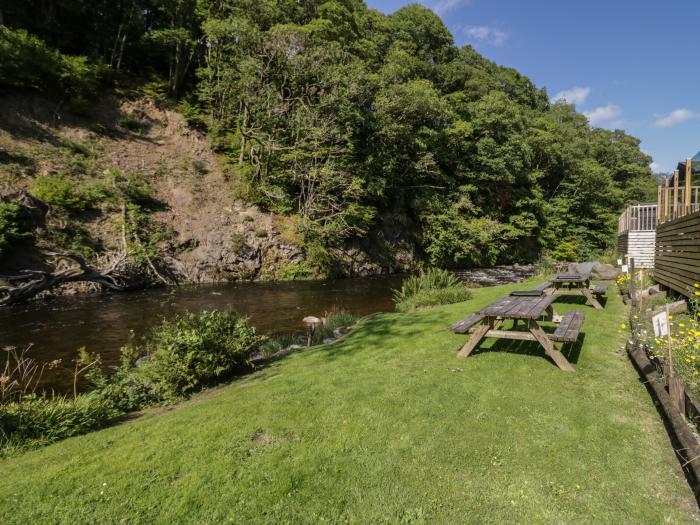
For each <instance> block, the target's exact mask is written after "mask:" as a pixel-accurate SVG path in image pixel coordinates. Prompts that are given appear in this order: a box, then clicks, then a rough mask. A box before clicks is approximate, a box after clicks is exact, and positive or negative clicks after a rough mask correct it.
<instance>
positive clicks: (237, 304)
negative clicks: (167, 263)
mask: <svg viewBox="0 0 700 525" xmlns="http://www.w3.org/2000/svg"><path fill="white" fill-rule="evenodd" d="M530 273H531V270H528V269H523V270H517V269H516V270H515V271H513V270H512V269H509V268H505V269H504V268H492V269H477V270H467V271H462V272H459V275H460V276H461V277H462V278H464V279H466V280H470V281H473V282H477V283H479V284H481V285H490V284H498V283H503V282H513V281H518V280H520V279H523V278H524V277H526V276H527V275H529V274H530ZM402 279H403V278H402V277H400V276H379V277H366V278H355V279H340V280H328V281H295V282H274V283H230V284H213V285H188V286H179V287H173V288H156V289H149V290H141V291H136V292H129V293H123V294H114V293H105V294H94V295H81V296H62V297H55V298H52V299H49V300H46V301H34V302H31V303H27V304H25V305H22V306H14V307H7V308H4V309H0V347H6V346H14V347H17V348H25V347H26V346H28V345H32V346H31V349H30V352H29V355H30V356H31V357H33V358H34V359H36V360H38V361H40V362H50V361H54V360H61V365H60V366H59V367H57V368H54V369H52V370H50V371H48V372H46V373H45V374H46V375H45V379H46V381H45V384H46V385H47V386H49V387H52V388H56V389H57V390H64V389H65V386H66V385H68V384H70V382H71V381H72V368H73V360H74V359H75V358H76V356H77V349H78V348H80V347H83V346H84V347H85V348H86V349H87V350H88V351H89V352H91V353H98V354H100V356H101V358H102V360H103V363H104V365H105V366H107V367H109V366H112V365H114V364H116V363H118V362H119V349H120V348H121V347H122V345H123V344H124V343H125V342H126V340H127V338H128V336H129V333H130V331H133V332H134V333H135V335H136V336H137V337H139V336H141V335H143V334H144V333H146V331H147V330H148V328H149V327H150V326H152V325H154V324H155V323H157V322H159V321H160V320H161V319H162V318H164V317H171V316H172V315H174V314H175V313H178V312H183V311H185V310H193V311H197V310H203V309H223V308H233V309H234V310H236V311H238V312H240V313H242V314H244V315H246V316H248V317H249V318H250V322H251V324H253V325H254V326H255V327H257V329H258V331H259V332H261V333H264V334H273V333H291V332H296V331H302V330H303V329H304V327H303V324H302V322H301V320H302V318H304V317H305V316H307V315H315V316H322V315H323V314H324V313H325V312H328V311H330V310H332V309H339V308H342V309H345V310H347V311H349V312H351V313H353V314H356V315H358V316H363V315H367V314H371V313H375V312H388V311H393V309H394V305H393V302H392V290H393V289H395V288H398V287H400V285H401V281H402Z"/></svg>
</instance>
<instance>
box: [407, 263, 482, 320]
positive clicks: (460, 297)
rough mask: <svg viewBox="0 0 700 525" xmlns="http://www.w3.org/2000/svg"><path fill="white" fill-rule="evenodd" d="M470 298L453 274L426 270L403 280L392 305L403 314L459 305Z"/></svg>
mask: <svg viewBox="0 0 700 525" xmlns="http://www.w3.org/2000/svg"><path fill="white" fill-rule="evenodd" d="M471 296H472V293H471V291H470V290H469V289H468V288H467V287H466V286H465V285H464V283H463V282H462V281H461V280H460V279H459V277H457V276H456V275H454V274H453V273H450V272H448V271H447V270H442V269H440V268H428V269H427V270H421V271H420V273H419V274H418V275H412V276H410V277H408V278H407V279H405V280H404V282H403V284H402V285H401V289H400V290H395V291H394V303H395V304H396V309H397V310H398V311H400V312H405V311H409V310H413V309H415V308H420V307H424V306H434V305H440V304H452V303H459V302H462V301H467V300H468V299H470V298H471Z"/></svg>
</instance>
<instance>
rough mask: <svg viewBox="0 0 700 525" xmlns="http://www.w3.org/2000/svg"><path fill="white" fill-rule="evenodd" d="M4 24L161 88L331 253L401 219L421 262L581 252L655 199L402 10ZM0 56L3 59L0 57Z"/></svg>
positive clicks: (567, 111)
mask: <svg viewBox="0 0 700 525" xmlns="http://www.w3.org/2000/svg"><path fill="white" fill-rule="evenodd" d="M2 11H3V13H2V14H3V17H4V22H5V24H7V25H8V26H9V27H13V28H24V29H26V30H28V31H29V32H30V33H32V34H34V35H36V36H38V37H40V38H42V39H44V41H45V42H46V43H47V44H48V45H49V46H52V47H55V48H57V49H59V50H60V51H61V52H64V53H69V54H74V55H76V54H77V55H87V56H88V57H90V58H91V60H93V61H99V62H101V63H103V64H105V65H107V66H108V67H110V68H112V69H113V70H118V69H124V70H127V71H129V72H130V73H131V74H137V75H140V76H145V75H147V74H156V75H160V76H161V77H163V78H167V80H168V90H169V92H170V94H171V95H172V96H173V97H179V96H183V95H187V97H188V101H189V102H190V103H191V104H193V105H194V107H196V108H199V110H200V111H201V112H202V113H204V114H206V115H208V123H209V128H210V132H211V134H212V136H213V138H214V139H215V144H216V146H217V148H218V149H219V150H220V151H221V152H222V153H224V154H226V155H228V156H229V157H230V159H231V160H232V162H233V163H235V164H236V165H237V166H238V167H239V172H240V175H241V177H243V178H245V180H246V181H247V187H248V188H249V190H250V191H249V193H248V198H250V199H252V200H254V201H256V202H258V203H259V204H261V205H263V206H265V207H267V208H268V209H271V210H273V211H276V212H280V213H285V214H293V215H295V216H297V217H298V225H299V230H300V233H301V238H302V239H303V242H304V243H305V245H306V247H307V248H308V249H309V250H311V249H313V250H316V252H320V253H323V254H324V257H325V259H324V260H326V261H329V260H330V261H332V258H333V256H332V254H333V250H334V248H336V247H340V246H343V245H346V244H347V243H350V242H354V241H355V240H357V239H362V238H367V237H370V238H377V237H380V236H381V232H382V231H383V229H384V228H385V227H387V225H390V224H391V225H396V224H400V225H401V226H402V228H403V238H404V240H407V241H408V242H410V243H411V244H412V245H413V246H415V247H416V250H417V252H418V253H419V254H420V255H422V256H424V257H425V258H426V259H428V260H430V262H431V263H433V264H436V265H443V266H457V265H465V264H494V263H498V262H508V261H523V260H529V259H533V258H535V257H536V256H538V255H539V254H540V253H542V251H543V250H549V251H556V250H557V249H558V247H559V246H560V244H561V243H566V245H567V246H568V247H569V248H571V247H573V249H574V250H575V251H576V252H577V254H578V255H579V256H581V257H586V256H590V255H592V254H594V253H596V252H598V251H601V250H604V249H606V248H607V247H608V246H609V245H610V244H611V242H612V241H613V240H614V233H615V230H614V228H615V225H616V217H617V215H618V213H619V212H620V211H621V209H622V208H623V206H624V205H625V204H626V203H629V202H635V201H639V200H642V199H645V198H648V197H649V195H650V191H653V188H654V187H655V180H654V178H653V176H652V174H651V171H650V169H649V167H648V166H649V162H650V158H649V157H648V156H647V155H645V154H644V153H642V152H641V151H640V149H639V140H637V139H636V138H634V137H631V136H629V135H626V134H625V133H624V132H623V131H619V130H616V131H607V130H604V129H591V128H590V126H589V124H588V122H587V120H586V118H585V117H584V116H582V115H581V114H579V113H577V112H576V111H575V109H574V108H573V107H572V106H569V105H566V104H563V103H555V104H552V103H550V101H549V99H548V96H547V93H546V91H545V90H544V89H538V88H537V87H536V86H535V85H533V83H532V82H531V81H530V80H529V79H527V78H526V77H524V76H522V75H521V74H519V73H518V72H517V71H515V70H513V69H510V68H505V67H500V66H497V65H496V64H494V63H492V62H490V61H489V60H487V59H485V58H484V57H482V56H481V55H479V54H478V53H477V52H476V51H475V50H474V49H473V48H471V47H470V46H465V47H462V48H458V47H457V46H455V44H454V42H453V39H452V36H451V34H450V32H449V31H448V30H447V28H446V27H445V26H444V24H443V23H442V21H441V20H440V18H439V17H438V16H437V15H435V14H434V13H433V12H432V11H430V10H428V9H426V8H424V7H422V6H420V5H417V4H412V5H409V6H406V7H404V8H402V9H400V10H398V11H396V12H395V13H393V14H391V15H388V16H387V15H383V14H381V13H379V12H377V11H374V10H370V9H368V8H367V7H366V6H365V4H364V2H362V1H361V0H328V1H322V0H313V1H305V2H297V1H295V0H122V1H115V2H111V1H110V2H107V1H102V2H87V1H85V0H64V1H61V2H58V1H51V0H48V1H47V0H42V1H39V0H22V1H19V0H10V1H9V2H6V3H3V7H2ZM0 49H2V47H1V46H0Z"/></svg>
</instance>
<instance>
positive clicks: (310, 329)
mask: <svg viewBox="0 0 700 525" xmlns="http://www.w3.org/2000/svg"><path fill="white" fill-rule="evenodd" d="M303 321H304V324H305V325H306V335H307V337H306V346H307V347H308V346H311V340H312V339H313V337H314V333H316V327H317V326H319V325H320V324H321V323H323V321H321V319H319V318H318V317H314V316H312V315H309V316H307V317H304V319H303Z"/></svg>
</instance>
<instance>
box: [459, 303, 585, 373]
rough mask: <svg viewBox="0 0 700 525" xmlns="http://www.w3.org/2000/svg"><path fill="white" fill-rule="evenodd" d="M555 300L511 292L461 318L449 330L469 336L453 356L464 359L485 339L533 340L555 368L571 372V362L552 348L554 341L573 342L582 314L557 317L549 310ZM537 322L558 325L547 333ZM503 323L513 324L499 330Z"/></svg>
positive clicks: (572, 369)
mask: <svg viewBox="0 0 700 525" xmlns="http://www.w3.org/2000/svg"><path fill="white" fill-rule="evenodd" d="M555 299H556V298H555V296H554V295H550V294H544V293H543V292H539V295H538V294H537V293H536V292H521V293H517V292H515V294H512V295H509V296H507V297H503V298H502V299H499V300H498V301H496V302H495V303H492V304H490V305H488V306H487V307H485V308H483V309H481V310H479V311H478V312H476V313H475V314H473V315H470V316H469V317H466V318H465V319H462V320H461V321H459V322H458V323H456V324H455V325H453V326H452V331H453V332H455V333H459V334H464V333H468V332H469V333H471V337H470V338H469V340H468V341H467V342H466V343H465V344H464V346H463V347H462V349H461V350H460V351H459V353H458V354H457V355H458V356H459V357H468V356H469V354H471V352H472V350H474V349H475V348H476V347H477V345H478V344H479V343H480V342H481V341H482V339H484V338H485V337H495V338H498V339H516V340H521V341H537V342H538V343H539V344H540V346H542V348H544V351H545V353H546V354H547V355H548V356H549V357H550V358H552V361H554V362H555V363H556V365H557V366H558V367H559V368H561V369H562V370H565V371H567V372H573V371H574V368H573V367H572V366H571V363H569V361H568V360H567V359H566V357H564V355H563V354H562V353H561V352H560V351H559V350H557V349H556V348H555V347H554V342H555V341H556V342H574V341H576V340H577V339H578V334H579V332H580V330H581V325H582V324H583V320H584V315H583V312H578V311H572V312H569V313H567V314H566V315H565V316H563V317H560V316H557V315H556V313H555V312H554V308H553V307H552V303H553V302H554V300H555ZM540 319H544V320H546V321H553V322H558V323H559V325H558V326H557V328H556V330H555V331H554V333H551V334H548V333H547V332H545V331H544V330H543V329H542V327H541V326H540V324H539V322H538V321H539V320H540ZM506 320H511V321H513V326H512V328H511V329H510V330H501V329H500V328H501V326H502V325H503V322H504V321H506ZM520 322H523V323H524V324H525V326H526V328H527V331H523V330H515V328H517V326H518V323H520Z"/></svg>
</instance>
